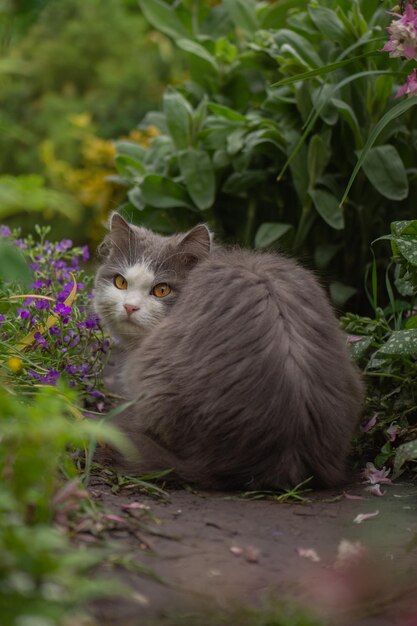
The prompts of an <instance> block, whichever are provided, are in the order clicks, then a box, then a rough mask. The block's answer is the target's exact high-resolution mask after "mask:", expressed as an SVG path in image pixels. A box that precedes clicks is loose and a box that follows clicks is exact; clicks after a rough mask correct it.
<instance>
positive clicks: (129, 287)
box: [94, 213, 211, 344]
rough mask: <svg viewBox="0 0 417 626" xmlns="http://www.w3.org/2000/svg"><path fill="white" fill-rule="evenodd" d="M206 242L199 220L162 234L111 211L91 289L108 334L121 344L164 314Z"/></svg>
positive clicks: (204, 250)
mask: <svg viewBox="0 0 417 626" xmlns="http://www.w3.org/2000/svg"><path fill="white" fill-rule="evenodd" d="M210 246H211V239H210V232H209V230H208V229H207V227H206V226H204V225H203V224H200V225H198V226H196V227H195V228H193V229H192V230H190V231H189V232H188V233H185V234H181V235H172V236H170V237H163V236H161V235H156V234H155V233H153V232H151V231H150V230H147V229H146V228H143V227H139V226H134V225H132V224H128V223H127V222H126V221H125V220H124V219H123V218H122V217H121V216H120V215H118V214H117V213H113V215H112V216H111V218H110V225H109V232H108V233H107V235H106V236H105V238H104V241H103V242H102V243H101V245H100V247H99V250H98V254H99V258H100V260H101V262H102V264H101V266H100V267H99V269H98V272H97V275H96V280H95V288H94V308H95V311H96V313H97V314H98V315H99V317H100V319H101V321H102V323H103V325H104V326H105V327H106V328H107V330H108V331H109V332H110V334H111V335H112V336H113V337H116V338H117V339H118V340H119V341H120V342H121V343H122V344H129V343H131V342H132V341H136V340H138V339H139V340H140V339H141V338H143V336H145V335H146V334H147V333H148V332H149V331H150V330H151V329H152V328H153V327H154V326H156V325H157V324H158V323H159V322H160V321H161V320H162V319H164V318H165V316H166V315H167V314H168V313H169V310H170V308H171V307H172V306H173V304H174V303H175V301H176V300H177V298H178V296H179V294H180V292H181V288H182V286H183V285H184V282H185V281H186V280H187V276H188V274H189V272H190V271H191V270H192V268H193V267H194V266H195V265H196V263H198V262H199V261H201V260H202V259H204V258H206V257H207V256H208V255H209V253H210Z"/></svg>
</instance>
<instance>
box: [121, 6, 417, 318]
mask: <svg viewBox="0 0 417 626" xmlns="http://www.w3.org/2000/svg"><path fill="white" fill-rule="evenodd" d="M193 6H194V5H193ZM141 7H142V11H143V13H144V15H145V17H147V19H148V20H149V21H150V22H151V24H152V25H153V26H154V27H155V28H157V29H158V30H159V31H161V32H163V33H164V34H165V35H167V36H169V37H171V38H172V39H173V40H174V42H175V44H176V45H177V47H178V48H180V50H182V51H183V53H184V54H185V56H186V59H187V63H188V67H189V77H188V78H186V79H185V80H183V81H182V82H181V83H179V84H178V85H176V88H173V87H169V88H168V89H167V90H166V91H165V93H164V96H163V99H162V110H161V111H155V112H152V113H149V114H147V115H146V116H145V118H144V119H143V121H142V127H146V126H147V125H149V124H152V125H154V126H156V127H157V128H159V130H160V136H158V137H157V138H155V139H154V141H153V142H152V145H151V146H150V148H149V149H148V150H144V149H142V148H138V147H137V146H135V145H133V144H132V143H131V142H126V141H122V142H118V143H117V149H118V157H117V158H116V166H117V168H118V172H119V176H120V179H121V181H122V182H123V183H124V184H126V185H128V187H129V193H128V198H127V199H128V202H127V203H126V204H125V205H124V207H123V212H124V214H125V215H126V216H127V217H129V218H131V219H133V220H134V221H136V222H138V223H142V224H145V225H148V226H150V227H151V228H155V229H156V230H160V231H161V232H166V233H169V232H172V231H173V230H175V229H184V228H187V227H189V226H192V225H194V224H195V223H197V222H199V221H202V220H205V221H207V222H209V223H210V224H211V225H212V226H213V227H214V229H215V231H216V232H217V233H218V234H219V235H220V236H221V237H222V238H223V239H226V240H229V241H237V242H239V243H243V244H246V245H255V246H256V247H258V248H264V247H269V246H272V247H275V246H278V247H281V248H284V249H289V250H291V251H292V252H294V253H296V254H297V255H299V256H302V257H304V258H306V259H309V263H310V264H313V263H314V266H315V267H316V268H317V269H318V270H319V271H320V272H322V273H324V274H325V275H326V277H327V278H328V279H329V280H330V283H331V284H330V292H331V296H332V298H333V301H334V302H335V303H336V304H337V305H339V306H341V305H343V304H344V303H345V302H346V301H347V300H348V299H349V298H351V297H352V296H353V294H354V293H355V292H356V290H358V289H359V288H360V287H361V285H362V276H363V270H364V267H365V265H366V264H367V262H368V250H369V244H370V242H371V239H373V238H375V237H378V236H382V235H383V234H384V233H385V232H387V230H388V229H389V224H390V222H391V221H393V220H395V219H397V220H398V219H407V218H410V217H411V212H412V208H413V204H412V197H413V191H414V185H415V177H414V174H413V169H412V167H413V163H414V162H415V159H416V156H417V155H416V148H415V142H414V131H413V130H412V129H413V127H414V124H413V123H412V120H413V119H414V117H413V115H414V114H413V112H411V111H409V112H408V113H407V114H406V115H404V116H403V117H401V119H399V118H397V119H394V120H393V122H392V123H391V124H390V125H388V126H386V127H385V128H384V130H383V132H382V133H381V134H380V135H379V137H378V140H377V142H376V144H375V145H374V146H373V147H372V149H371V150H370V151H369V153H368V156H367V159H366V161H365V163H364V164H363V168H362V171H361V172H360V174H359V175H358V177H357V179H356V181H355V184H354V185H353V187H352V189H351V193H350V195H349V198H348V200H347V202H346V203H345V206H344V207H341V206H340V205H339V200H340V199H341V197H342V195H343V191H344V189H345V188H346V186H347V183H348V181H349V177H350V175H351V173H352V170H353V168H354V165H355V162H356V160H357V156H358V155H359V154H360V152H361V150H362V149H363V148H364V146H365V142H366V139H367V137H368V135H369V134H370V132H371V130H372V129H373V127H374V126H375V124H376V122H378V120H379V119H380V117H381V116H382V114H383V113H384V111H385V110H386V109H387V107H389V106H390V105H391V98H392V94H393V85H394V74H395V72H393V71H392V70H391V69H390V68H391V67H393V66H392V61H390V60H389V59H388V58H387V56H386V55H382V54H379V53H378V49H379V48H380V47H381V46H382V41H383V28H384V26H385V25H386V24H387V23H388V18H387V15H386V12H385V11H384V9H383V7H382V6H381V3H380V2H378V1H377V0H362V1H360V0H359V1H358V2H355V3H351V2H350V1H348V0H344V1H342V2H339V1H338V2H336V1H335V0H326V1H325V2H324V3H323V2H322V3H317V2H314V1H312V2H308V3H307V2H300V1H299V0H292V1H289V2H286V3H278V2H276V3H272V4H271V3H266V2H254V1H250V0H248V1H247V2H246V1H245V2H243V0H223V1H221V2H216V3H214V4H213V5H209V4H208V3H197V4H196V5H195V7H197V8H196V9H195V10H194V12H192V10H191V9H190V8H189V5H188V3H186V2H185V1H182V2H178V3H175V4H169V3H167V2H164V1H163V0H149V1H143V2H142V3H141ZM395 68H396V70H397V73H398V64H396V65H395ZM332 155H336V156H335V157H334V158H332ZM384 261H385V260H384V259H383V260H382V262H384ZM358 300H359V304H360V305H362V306H366V303H365V302H364V301H363V300H362V301H361V298H360V296H359V298H358Z"/></svg>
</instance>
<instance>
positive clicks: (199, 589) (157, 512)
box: [90, 479, 417, 626]
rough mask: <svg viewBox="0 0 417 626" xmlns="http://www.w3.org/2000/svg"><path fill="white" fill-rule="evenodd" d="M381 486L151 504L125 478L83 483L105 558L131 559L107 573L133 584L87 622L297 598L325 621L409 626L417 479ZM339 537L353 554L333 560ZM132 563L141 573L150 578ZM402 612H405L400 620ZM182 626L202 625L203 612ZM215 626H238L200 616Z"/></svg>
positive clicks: (141, 622) (152, 619) (189, 497)
mask: <svg viewBox="0 0 417 626" xmlns="http://www.w3.org/2000/svg"><path fill="white" fill-rule="evenodd" d="M384 488H385V489H384V490H385V495H384V496H382V497H376V496H374V495H372V494H370V493H369V492H366V491H365V489H364V485H363V484H361V483H360V481H359V480H358V481H357V482H355V483H354V484H352V485H349V486H348V487H345V488H344V489H343V490H338V491H322V492H316V493H314V494H311V493H309V494H306V495H307V497H308V501H306V502H303V503H288V502H277V501H269V500H257V501H256V500H255V501H245V500H241V499H237V496H234V497H233V496H231V495H230V494H225V493H203V492H191V491H188V490H176V491H170V492H169V497H168V498H166V499H155V498H153V497H151V496H149V495H145V494H143V492H141V491H140V490H138V488H134V487H132V485H130V486H128V488H127V489H122V490H121V491H120V492H119V493H116V494H115V493H113V492H112V488H111V486H108V485H104V484H103V482H102V481H101V479H97V480H96V482H94V479H93V481H92V484H91V487H90V491H91V495H92V496H93V498H94V499H95V500H96V501H97V502H98V503H100V504H101V505H102V506H103V507H104V510H105V511H106V513H107V514H109V515H110V518H109V519H110V520H113V518H114V526H113V527H112V528H111V529H110V530H108V531H107V536H108V539H109V540H110V541H111V542H112V544H113V546H114V550H115V554H122V555H125V557H126V559H127V560H126V559H125V561H124V562H123V559H121V562H123V563H124V565H125V566H126V563H130V565H129V566H128V567H127V569H126V567H123V568H122V567H121V568H119V569H118V570H116V571H117V572H118V575H119V577H120V579H121V580H123V582H125V583H127V584H128V585H129V587H130V589H131V590H132V597H131V598H130V599H121V598H118V599H117V598H114V599H112V600H105V601H101V602H98V603H97V604H96V606H95V607H94V612H95V615H96V618H97V621H98V623H99V624H100V625H103V626H110V625H112V626H113V625H115V624H118V625H119V624H120V625H122V626H145V625H148V624H152V625H154V624H171V623H172V624H174V623H175V625H177V624H183V623H184V624H185V623H187V624H188V623H189V622H185V621H184V622H183V621H181V620H180V621H170V617H169V616H172V615H174V614H175V613H178V612H180V613H181V612H182V613H184V612H190V611H191V612H192V611H197V612H198V611H203V612H204V611H205V612H206V613H204V614H207V610H209V611H216V610H217V609H219V610H220V609H221V608H222V607H223V608H224V607H228V606H235V607H236V606H240V607H246V606H251V605H254V606H259V605H262V603H263V602H265V599H267V598H271V597H272V598H280V599H282V598H289V597H295V598H296V599H297V601H299V602H301V603H302V604H303V605H304V606H307V607H313V608H314V607H315V608H316V609H318V611H319V613H320V614H324V615H326V619H328V620H329V623H331V624H349V626H353V625H354V624H355V625H358V626H359V625H361V626H365V624H366V625H367V626H371V625H378V626H385V625H386V626H388V625H390V626H391V625H393V624H401V625H403V624H404V625H406V626H416V625H417V602H416V604H415V605H414V608H413V606H412V604H413V601H414V598H415V599H416V600H417V589H416V587H415V582H416V580H417V577H416V573H417V558H416V557H417V514H416V513H417V485H415V484H414V485H413V484H411V483H407V482H405V481H402V482H401V481H400V482H398V483H396V484H394V485H386V486H384ZM346 494H347V496H346ZM352 496H360V497H361V498H364V499H350V498H351V497H352ZM146 507H149V509H148V508H146ZM375 511H378V514H377V515H375V516H374V517H372V518H369V519H367V520H365V521H363V522H362V523H357V522H354V520H355V518H356V516H357V515H358V514H360V513H374V512H375ZM342 540H347V541H349V542H350V543H349V544H344V545H345V549H346V545H347V546H348V552H349V546H350V552H351V551H352V550H353V552H355V554H353V555H352V554H351V555H350V556H349V555H348V556H345V558H342V557H341V556H340V555H339V559H337V555H338V549H339V550H340V543H341V541H342ZM357 542H360V544H358V543H357ZM352 546H353V548H352ZM303 550H314V552H303ZM134 564H137V565H138V567H143V566H147V567H149V568H151V570H152V572H153V573H154V574H155V576H156V577H158V580H157V579H154V578H152V577H151V576H150V575H146V574H144V573H143V572H141V571H140V570H138V567H135V566H134ZM111 576H113V577H114V571H113V572H112V574H111ZM411 610H415V611H416V613H415V617H414V618H412V617H410V616H409V617H408V618H406V615H407V613H408V612H410V611H411ZM201 614H202V613H201ZM225 619H226V618H225ZM219 620H220V618H219ZM407 620H408V621H407ZM410 620H411V621H410ZM412 620H414V621H412ZM190 623H191V622H190ZM192 623H193V624H196V625H198V626H205V624H206V622H204V623H203V621H202V618H201V619H197V620H196V621H194V622H192ZM223 623H227V624H228V625H229V624H230V626H240V624H238V623H237V622H234V621H230V620H229V621H225V622H223V621H216V620H215V621H214V622H213V621H212V622H210V624H215V626H222V624H223ZM287 623H288V624H289V623H290V622H283V624H285V625H286V624H287ZM292 623H293V624H294V626H295V625H298V624H299V623H301V622H292ZM308 623H309V624H310V622H308ZM245 624H246V622H245ZM265 624H266V622H265ZM275 624H276V625H278V622H274V623H273V624H272V623H271V626H275Z"/></svg>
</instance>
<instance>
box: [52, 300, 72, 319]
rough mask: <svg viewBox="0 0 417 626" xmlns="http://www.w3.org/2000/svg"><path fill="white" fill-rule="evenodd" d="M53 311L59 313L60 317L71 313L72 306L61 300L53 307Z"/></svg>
mask: <svg viewBox="0 0 417 626" xmlns="http://www.w3.org/2000/svg"><path fill="white" fill-rule="evenodd" d="M54 311H55V313H58V315H61V316H62V317H64V316H67V315H70V314H71V313H72V308H71V307H70V306H66V305H65V304H63V303H62V302H58V304H57V305H56V306H55V309H54Z"/></svg>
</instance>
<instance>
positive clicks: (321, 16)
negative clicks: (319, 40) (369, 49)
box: [308, 6, 347, 44]
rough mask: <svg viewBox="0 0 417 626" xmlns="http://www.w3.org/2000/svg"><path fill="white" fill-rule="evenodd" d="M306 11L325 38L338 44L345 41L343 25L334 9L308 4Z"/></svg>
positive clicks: (345, 35)
mask: <svg viewBox="0 0 417 626" xmlns="http://www.w3.org/2000/svg"><path fill="white" fill-rule="evenodd" d="M308 12H309V14H310V17H311V19H312V20H313V22H314V24H315V25H316V27H317V29H318V30H319V31H320V32H321V34H322V35H323V36H324V37H325V38H326V39H328V40H330V41H336V42H337V43H339V44H340V43H342V42H343V41H346V38H347V33H346V30H345V27H344V25H343V22H342V21H341V20H340V19H339V18H338V17H337V15H336V13H335V12H334V11H332V10H331V9H328V8H326V7H320V6H310V7H309V8H308Z"/></svg>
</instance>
